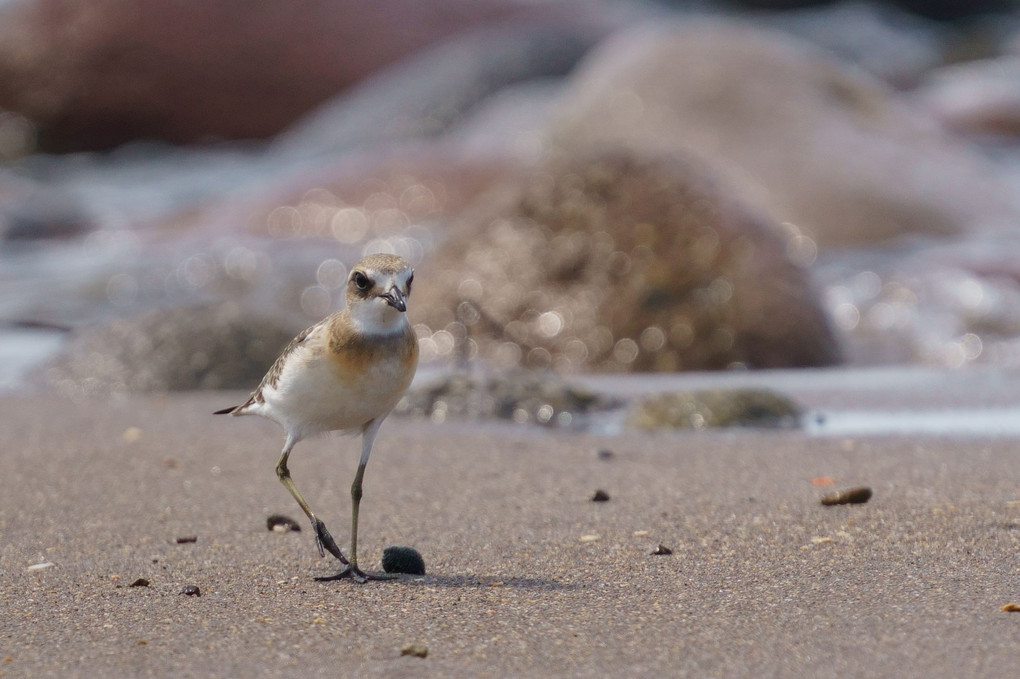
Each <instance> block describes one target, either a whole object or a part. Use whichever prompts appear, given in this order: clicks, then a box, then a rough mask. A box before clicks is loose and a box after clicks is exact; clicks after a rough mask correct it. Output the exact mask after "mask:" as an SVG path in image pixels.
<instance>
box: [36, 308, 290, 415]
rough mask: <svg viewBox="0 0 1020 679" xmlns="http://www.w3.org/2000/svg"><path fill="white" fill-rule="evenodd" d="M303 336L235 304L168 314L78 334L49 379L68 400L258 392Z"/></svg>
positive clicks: (47, 370)
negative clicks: (137, 394) (166, 393)
mask: <svg viewBox="0 0 1020 679" xmlns="http://www.w3.org/2000/svg"><path fill="white" fill-rule="evenodd" d="M295 334H297V332H296V331H295V330H294V329H293V328H291V327H285V326H282V325H281V324H279V323H277V322H276V321H273V320H269V319H266V318H262V317H258V316H257V315H253V314H251V313H244V312H242V311H241V309H240V308H238V307H237V306H236V305H232V304H219V305H199V306H184V307H176V308H172V309H160V310H156V311H150V312H147V313H143V314H140V315H138V316H134V317H129V318H123V319H118V320H115V321H112V322H109V323H103V324H97V325H95V326H90V327H87V328H83V329H81V330H79V331H77V332H75V333H74V335H73V337H72V338H71V341H70V342H69V343H68V345H67V347H66V348H65V350H64V352H63V353H62V354H61V355H60V357H58V358H57V359H56V360H54V361H53V362H52V363H51V364H50V365H49V366H47V367H46V368H45V369H44V370H43V375H44V378H45V381H46V382H48V383H49V384H51V385H52V386H54V387H55V388H56V389H57V390H58V391H60V392H61V393H64V394H67V395H76V394H90V393H109V392H111V391H156V392H160V391H178V390H192V389H250V388H254V387H255V385H257V384H258V383H259V380H260V379H262V376H263V375H264V374H265V372H266V371H267V370H268V369H269V367H270V366H271V365H272V364H273V361H275V360H276V357H277V356H278V355H279V353H280V351H281V350H282V349H283V347H285V346H286V344H287V342H289V341H290V340H291V339H293V337H294V335H295Z"/></svg>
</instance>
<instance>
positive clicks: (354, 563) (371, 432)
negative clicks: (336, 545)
mask: <svg viewBox="0 0 1020 679" xmlns="http://www.w3.org/2000/svg"><path fill="white" fill-rule="evenodd" d="M380 424H382V418H381V417H379V418H376V419H374V420H372V421H371V422H369V423H368V424H367V425H366V426H365V429H364V431H363V433H362V435H361V460H359V461H358V471H357V473H356V474H355V475H354V482H353V483H352V484H351V560H350V563H349V564H348V565H347V566H346V567H345V568H344V569H343V570H341V571H340V572H339V573H337V574H336V575H330V576H327V577H323V578H315V579H316V580H320V581H326V580H342V579H344V578H351V579H353V580H355V581H356V582H367V581H369V580H391V579H393V578H395V577H396V576H395V575H387V574H381V575H369V574H367V573H365V572H364V571H362V570H361V569H360V568H358V511H359V509H360V508H361V496H362V488H361V481H362V479H363V478H364V476H365V467H366V466H367V465H368V458H369V456H370V455H371V454H372V443H373V442H374V441H375V435H376V433H377V432H378V431H379V425H380Z"/></svg>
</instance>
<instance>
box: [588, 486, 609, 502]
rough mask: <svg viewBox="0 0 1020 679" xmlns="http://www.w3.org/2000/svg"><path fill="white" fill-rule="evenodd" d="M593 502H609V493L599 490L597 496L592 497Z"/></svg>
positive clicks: (596, 492)
mask: <svg viewBox="0 0 1020 679" xmlns="http://www.w3.org/2000/svg"><path fill="white" fill-rule="evenodd" d="M591 501H592V502H609V493H607V492H606V491H604V490H602V489H601V488H599V489H598V490H596V491H595V494H594V495H592V496H591Z"/></svg>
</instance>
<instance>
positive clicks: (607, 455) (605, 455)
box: [598, 448, 613, 460]
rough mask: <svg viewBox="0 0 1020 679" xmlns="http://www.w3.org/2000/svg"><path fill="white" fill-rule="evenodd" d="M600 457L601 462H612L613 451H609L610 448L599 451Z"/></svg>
mask: <svg viewBox="0 0 1020 679" xmlns="http://www.w3.org/2000/svg"><path fill="white" fill-rule="evenodd" d="M598 456H599V459H600V460H612V459H613V451H611V450H609V449H608V448H602V449H601V450H599V452H598Z"/></svg>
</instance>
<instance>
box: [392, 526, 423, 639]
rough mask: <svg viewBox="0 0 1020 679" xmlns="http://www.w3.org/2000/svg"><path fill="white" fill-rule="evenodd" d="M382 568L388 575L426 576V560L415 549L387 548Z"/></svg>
mask: <svg viewBox="0 0 1020 679" xmlns="http://www.w3.org/2000/svg"><path fill="white" fill-rule="evenodd" d="M382 567H383V570H384V571H386V572H387V573H406V574H407V575H425V559H423V558H421V554H420V553H419V552H418V550H417V549H415V548H414V547H397V546H394V545H391V546H389V547H387V548H386V549H384V550H383V555H382ZM423 657H424V656H423Z"/></svg>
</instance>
